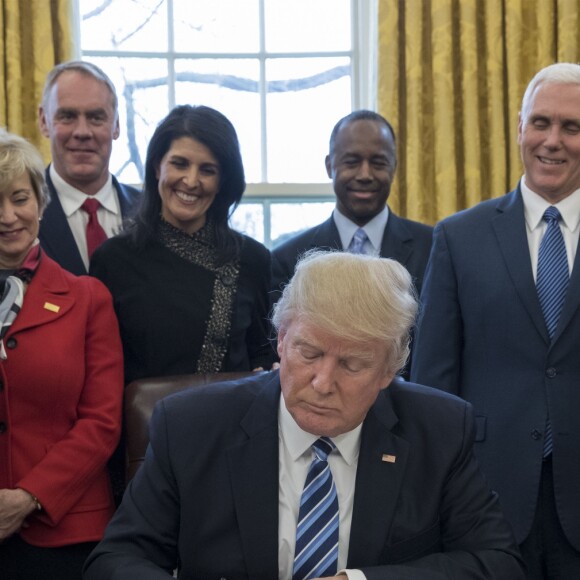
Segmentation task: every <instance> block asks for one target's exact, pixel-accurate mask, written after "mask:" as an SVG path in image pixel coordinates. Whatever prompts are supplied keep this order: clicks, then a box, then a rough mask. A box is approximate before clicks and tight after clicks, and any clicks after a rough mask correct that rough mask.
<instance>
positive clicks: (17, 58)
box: [0, 0, 73, 159]
mask: <svg viewBox="0 0 580 580" xmlns="http://www.w3.org/2000/svg"><path fill="white" fill-rule="evenodd" d="M71 2H72V0H0V21H1V22H0V23H1V26H2V31H3V34H2V40H1V41H0V55H1V58H0V83H1V88H0V95H1V106H0V126H2V127H5V128H6V129H7V130H8V131H11V132H12V133H18V134H19V135H22V136H23V137H26V138H27V139H29V140H30V141H32V142H33V143H34V144H35V145H36V146H37V147H38V148H39V149H40V150H41V151H42V153H43V155H44V157H45V159H48V158H49V145H48V141H47V140H46V139H45V138H44V137H42V136H41V134H40V132H39V130H38V124H37V111H38V105H39V103H40V99H41V96H42V87H43V85H44V79H45V77H46V74H47V73H48V72H49V71H50V69H52V67H53V66H54V65H55V64H57V63H59V62H63V61H65V60H68V59H70V58H71V56H72V54H73V40H72V4H71Z"/></svg>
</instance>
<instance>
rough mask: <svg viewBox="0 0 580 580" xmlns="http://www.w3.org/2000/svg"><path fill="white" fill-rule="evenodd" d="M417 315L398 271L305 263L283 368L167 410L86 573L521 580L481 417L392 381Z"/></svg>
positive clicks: (365, 263) (146, 579)
mask: <svg viewBox="0 0 580 580" xmlns="http://www.w3.org/2000/svg"><path fill="white" fill-rule="evenodd" d="M416 310H417V303H416V300H415V297H414V289H413V284H412V280H411V276H410V275H409V273H408V272H407V270H405V268H404V267H403V266H401V265H400V264H398V263H397V262H396V261H394V260H390V259H386V258H379V257H375V256H369V255H360V254H359V255H356V254H350V253H343V252H314V253H311V254H308V255H306V256H305V257H304V258H303V259H302V260H301V261H300V262H299V263H298V265H297V268H296V273H295V275H294V277H293V278H292V280H291V282H290V283H289V284H288V285H287V286H286V288H285V289H284V292H283V294H282V297H281V299H280V300H279V302H278V303H277V305H276V308H275V312H274V315H273V323H274V326H275V328H276V329H277V332H278V354H279V356H280V369H279V370H277V371H272V372H269V373H263V374H258V375H256V376H254V377H251V378H248V379H243V380H239V381H236V382H231V383H221V384H212V385H209V386H205V387H200V388H195V389H190V390H187V391H184V392H181V393H179V394H176V395H172V396H170V397H168V398H166V399H164V400H162V401H161V402H160V403H158V405H157V406H156V409H155V411H154V413H153V417H152V420H151V426H150V432H151V443H150V446H149V448H148V451H147V453H146V457H145V461H144V463H143V465H142V467H141V468H140V470H139V471H138V473H137V474H136V476H135V478H134V479H133V480H132V482H131V483H130V485H129V487H128V488H127V491H126V493H125V496H124V498H123V503H122V504H121V506H120V508H119V509H118V511H117V513H116V515H115V516H114V518H113V520H112V522H111V523H110V525H109V527H108V529H107V532H106V533H105V537H104V539H103V541H102V542H101V543H100V544H99V545H98V546H97V548H96V549H95V551H94V552H93V553H92V554H91V556H90V557H89V559H88V560H87V563H86V566H85V575H84V578H85V579H86V580H107V579H114V578H118V579H121V578H122V579H123V580H132V579H134V580H153V579H156V578H160V579H161V578H167V577H170V576H171V574H172V573H173V571H174V570H175V569H177V570H178V575H179V577H182V578H192V579H193V578H200V579H201V578H231V579H251V580H273V579H275V578H279V579H282V580H291V579H292V580H306V579H310V578H322V577H325V578H335V577H337V578H338V577H340V578H342V579H343V580H346V578H347V577H348V578H349V579H350V580H357V579H364V578H367V579H368V580H373V579H385V580H387V579H388V580H393V579H394V580H397V579H399V580H403V579H409V578H413V579H414V580H421V579H425V580H426V579H437V578H440V579H448V578H457V579H459V578H472V579H481V580H483V579H486V580H490V579H495V580H500V579H502V580H516V579H523V578H524V573H523V569H522V566H521V562H520V557H519V553H518V550H517V547H516V545H515V542H514V539H513V537H512V532H511V529H510V527H509V525H508V524H507V523H506V521H505V520H504V517H503V515H502V513H501V511H500V509H499V505H498V500H497V497H496V495H495V494H494V493H493V492H491V491H490V490H489V488H488V487H487V484H486V482H485V480H484V478H483V476H482V474H481V473H480V471H479V468H478V465H477V462H476V460H475V458H474V455H473V440H474V435H475V424H474V418H473V415H472V412H471V406H470V405H469V404H468V403H466V402H464V401H462V400H461V399H459V398H456V397H454V396H453V395H448V394H446V393H442V392H440V391H437V390H435V389H431V388H427V387H422V386H419V385H414V384H410V383H406V382H404V381H402V380H401V379H396V378H395V376H396V373H397V372H398V371H399V369H400V368H401V367H402V366H403V365H404V364H405V361H406V359H407V356H408V353H409V330H410V327H411V326H412V325H413V323H414V319H415V313H416Z"/></svg>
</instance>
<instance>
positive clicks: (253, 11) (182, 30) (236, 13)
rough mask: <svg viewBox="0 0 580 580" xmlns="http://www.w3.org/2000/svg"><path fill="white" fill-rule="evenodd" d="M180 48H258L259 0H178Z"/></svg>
mask: <svg viewBox="0 0 580 580" xmlns="http://www.w3.org/2000/svg"><path fill="white" fill-rule="evenodd" d="M173 15H174V26H175V50H176V51H177V52H206V53H207V52H214V53H220V52H256V51H258V49H259V47H260V29H259V20H258V17H259V13H258V0H219V1H216V0H212V1H209V2H208V0H174V3H173Z"/></svg>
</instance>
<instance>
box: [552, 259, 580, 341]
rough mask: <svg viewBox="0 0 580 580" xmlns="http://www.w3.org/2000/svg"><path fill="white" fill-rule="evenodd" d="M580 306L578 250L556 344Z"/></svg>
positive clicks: (579, 260) (555, 338)
mask: <svg viewBox="0 0 580 580" xmlns="http://www.w3.org/2000/svg"><path fill="white" fill-rule="evenodd" d="M578 306H580V252H579V251H578V250H576V258H574V265H573V267H572V275H571V276H570V284H569V285H568V290H567V292H566V300H565V302H564V307H563V309H562V314H560V320H559V321H558V326H557V327H556V334H554V340H553V341H552V344H554V343H555V342H556V341H557V340H558V337H559V336H560V335H561V334H562V332H563V331H564V329H565V328H566V327H567V326H568V324H570V322H571V320H572V317H573V316H574V314H575V313H576V311H577V310H578Z"/></svg>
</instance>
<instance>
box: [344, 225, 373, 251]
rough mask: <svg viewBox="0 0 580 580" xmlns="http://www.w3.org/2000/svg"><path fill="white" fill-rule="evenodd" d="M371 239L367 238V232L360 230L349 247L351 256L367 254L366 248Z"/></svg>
mask: <svg viewBox="0 0 580 580" xmlns="http://www.w3.org/2000/svg"><path fill="white" fill-rule="evenodd" d="M368 239H369V237H368V236H367V234H366V232H365V231H364V230H363V229H362V228H359V229H358V230H357V231H356V232H355V233H354V236H352V240H351V242H350V245H349V246H348V251H349V252H350V253H351V254H366V252H365V249H364V246H365V243H366V242H367V240H368Z"/></svg>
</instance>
